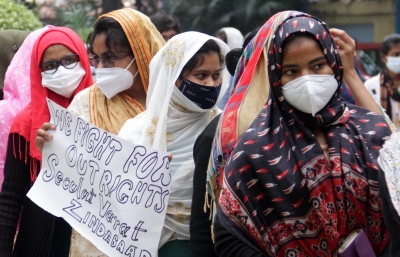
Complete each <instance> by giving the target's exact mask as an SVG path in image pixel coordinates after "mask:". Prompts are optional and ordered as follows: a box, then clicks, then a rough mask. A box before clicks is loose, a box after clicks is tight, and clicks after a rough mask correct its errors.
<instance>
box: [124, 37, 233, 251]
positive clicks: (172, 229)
mask: <svg viewBox="0 0 400 257" xmlns="http://www.w3.org/2000/svg"><path fill="white" fill-rule="evenodd" d="M228 51H229V48H228V46H227V45H226V44H225V43H223V42H222V41H221V40H218V39H216V38H214V37H210V36H207V35H205V34H202V33H198V32H186V33H182V34H179V35H176V36H175V37H174V38H173V39H171V40H170V41H168V43H167V44H166V45H165V46H164V47H163V48H162V49H161V50H160V52H159V53H158V54H157V55H156V56H155V57H154V59H153V60H152V62H151V65H150V85H149V91H148V94H147V109H146V111H145V112H144V113H142V114H140V115H139V116H137V117H136V118H134V119H132V120H129V121H127V122H126V123H125V125H124V127H123V128H122V129H121V132H120V134H119V136H121V137H123V138H125V139H127V140H129V141H131V142H133V143H141V144H143V145H148V146H152V147H154V148H161V149H165V150H166V151H167V152H168V153H170V154H172V156H173V159H172V161H171V166H170V168H171V175H172V180H171V189H170V195H169V202H168V210H167V215H166V218H165V222H164V228H163V231H162V235H161V240H160V243H159V247H161V248H160V249H159V252H158V256H159V257H164V256H191V253H190V244H189V238H190V233H189V221H190V216H191V202H192V192H193V184H192V180H193V171H194V163H193V144H194V142H195V140H196V138H197V136H198V135H199V134H200V133H201V132H202V131H203V129H204V128H205V127H206V126H207V124H208V123H209V122H210V121H211V120H212V119H213V118H214V117H215V116H217V115H218V114H219V113H220V112H221V111H220V110H219V109H218V108H217V107H216V104H217V103H218V102H219V101H220V99H221V98H222V96H223V94H224V93H225V91H226V89H227V87H228V82H229V74H228V72H227V71H226V69H225V68H224V58H223V56H225V54H226V53H227V52H228ZM194 197H195V196H194Z"/></svg>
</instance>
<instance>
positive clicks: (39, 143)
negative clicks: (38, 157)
mask: <svg viewBox="0 0 400 257" xmlns="http://www.w3.org/2000/svg"><path fill="white" fill-rule="evenodd" d="M49 129H51V130H56V126H54V125H53V124H51V123H50V122H45V123H43V125H42V127H41V128H40V129H38V130H37V131H36V139H35V144H36V147H37V148H38V149H39V152H42V150H43V145H44V143H45V142H49V141H50V139H52V138H53V135H52V134H50V133H47V130H49Z"/></svg>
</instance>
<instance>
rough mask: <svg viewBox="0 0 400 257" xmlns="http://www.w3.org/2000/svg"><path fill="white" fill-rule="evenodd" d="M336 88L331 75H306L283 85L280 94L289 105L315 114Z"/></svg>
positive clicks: (324, 104)
mask: <svg viewBox="0 0 400 257" xmlns="http://www.w3.org/2000/svg"><path fill="white" fill-rule="evenodd" d="M337 88H338V82H337V80H336V79H335V77H334V76H333V75H306V76H302V77H300V78H297V79H295V80H293V81H290V82H289V83H287V84H286V85H285V86H283V87H282V94H283V97H284V98H285V99H286V101H287V102H288V103H289V104H290V105H291V106H293V107H294V108H296V109H297V110H299V111H302V112H305V113H310V114H311V115H312V116H315V114H316V113H317V112H319V111H320V110H322V108H324V107H325V106H326V105H327V104H328V102H329V100H330V99H331V98H332V95H333V94H334V93H335V91H336V90H337Z"/></svg>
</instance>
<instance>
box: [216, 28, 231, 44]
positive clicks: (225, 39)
mask: <svg viewBox="0 0 400 257" xmlns="http://www.w3.org/2000/svg"><path fill="white" fill-rule="evenodd" d="M217 37H218V38H220V39H221V40H222V41H224V42H225V44H228V37H227V36H226V33H225V31H223V30H219V31H218V32H217Z"/></svg>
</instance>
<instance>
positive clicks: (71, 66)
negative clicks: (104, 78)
mask: <svg viewBox="0 0 400 257" xmlns="http://www.w3.org/2000/svg"><path fill="white" fill-rule="evenodd" d="M30 73H31V102H30V103H29V104H28V105H27V106H26V107H25V108H24V109H23V110H22V111H21V112H19V113H18V114H17V116H16V117H15V119H14V121H13V124H12V125H11V129H10V134H9V137H8V147H7V153H6V161H5V167H4V183H3V187H2V190H1V193H0V231H1V237H0V255H1V256H11V255H12V256H50V255H49V254H50V253H52V254H55V255H53V256H62V255H58V253H57V252H53V250H56V249H60V248H62V247H58V246H56V244H57V239H56V238H57V237H58V236H59V235H60V234H59V233H58V232H60V231H61V232H67V233H69V234H71V231H70V230H71V229H69V232H68V229H64V227H63V226H65V225H66V223H65V222H63V221H60V220H61V219H57V218H55V217H54V216H52V215H50V214H49V213H47V212H45V211H44V210H42V209H41V208H40V207H38V206H37V205H36V204H34V203H33V202H32V201H31V200H30V199H28V198H27V197H26V193H27V192H28V190H29V188H30V186H31V185H32V183H34V181H35V179H36V177H37V173H38V172H39V170H40V163H41V159H42V157H41V154H40V152H39V151H38V149H37V148H36V145H35V144H34V141H35V138H36V131H37V130H38V129H39V128H40V127H41V125H42V124H43V123H44V122H46V121H49V120H50V113H49V110H48V108H47V102H46V97H47V98H49V99H50V100H52V101H54V102H56V103H57V104H59V105H61V106H63V107H64V108H67V107H68V105H69V104H70V103H71V101H72V99H73V97H74V96H75V95H76V94H77V93H78V92H80V91H81V90H83V89H85V88H87V87H89V86H90V85H92V84H93V81H92V77H91V73H90V65H89V61H88V56H87V53H86V49H85V46H84V43H83V41H82V40H81V39H80V38H79V36H78V35H77V34H76V33H75V32H74V31H72V30H71V29H69V28H64V27H54V28H50V29H48V30H46V31H45V32H43V34H41V35H40V36H39V38H38V39H37V40H36V42H35V44H34V46H33V49H32V57H31V69H30ZM21 206H23V208H21ZM20 214H21V223H20V229H19V232H18V237H17V241H16V244H15V247H14V249H13V241H14V235H15V232H16V227H17V222H18V218H19V216H20ZM61 237H62V236H61ZM65 238H67V240H69V238H68V235H65ZM43 242H46V243H43ZM49 242H50V243H49ZM52 244H53V245H54V247H53V248H52V247H51V246H52ZM67 253H68V252H67Z"/></svg>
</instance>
